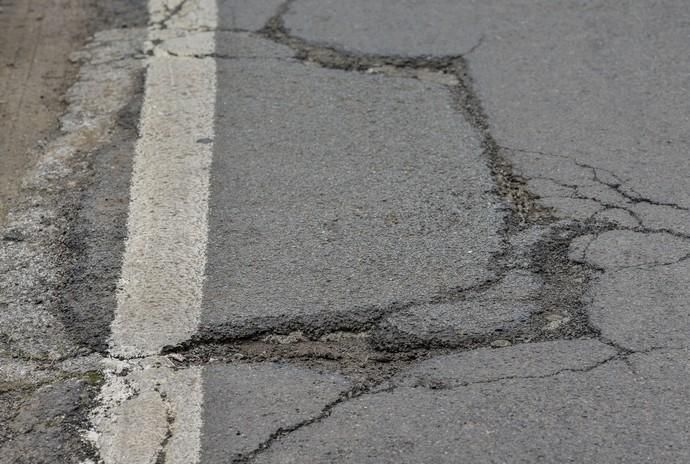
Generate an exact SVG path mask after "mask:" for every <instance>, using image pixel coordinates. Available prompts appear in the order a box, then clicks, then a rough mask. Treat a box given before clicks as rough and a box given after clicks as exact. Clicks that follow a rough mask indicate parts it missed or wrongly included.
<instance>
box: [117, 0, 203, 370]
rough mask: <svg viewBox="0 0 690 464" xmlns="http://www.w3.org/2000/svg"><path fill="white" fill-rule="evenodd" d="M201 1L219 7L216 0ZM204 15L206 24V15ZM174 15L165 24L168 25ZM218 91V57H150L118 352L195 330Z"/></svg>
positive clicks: (146, 349) (199, 43)
mask: <svg viewBox="0 0 690 464" xmlns="http://www.w3.org/2000/svg"><path fill="white" fill-rule="evenodd" d="M152 3H158V2H157V1H156V2H152ZM198 3H199V4H203V6H204V7H205V8H203V10H204V11H206V12H207V13H208V11H211V10H213V13H214V14H215V1H214V0H206V1H200V2H198ZM152 8H153V7H152ZM200 16H203V17H204V18H205V20H206V21H207V22H208V17H209V16H211V15H210V14H204V15H200ZM186 17H187V15H183V16H182V18H186ZM214 17H215V16H214ZM185 21H186V20H185ZM171 22H172V20H169V22H168V28H169V29H174V28H175V27H176V24H175V23H174V22H172V24H171ZM185 24H186V22H185ZM211 26H213V25H211ZM156 33H157V31H151V32H150V35H154V36H155V35H156ZM154 38H155V37H154ZM186 40H187V41H188V43H189V44H190V47H191V48H194V49H195V50H197V51H198V52H200V54H206V55H208V54H211V53H213V51H214V50H213V49H209V48H210V47H213V43H214V42H213V41H209V40H208V34H204V35H202V36H201V37H195V35H194V34H193V33H192V34H189V35H188V36H187V37H186ZM204 49H206V50H204ZM215 97H216V63H215V60H214V59H212V58H203V59H200V58H185V57H173V56H154V57H153V58H152V59H151V60H150V64H149V67H148V72H147V78H146V89H145V96H144V104H143V107H142V114H141V124H140V134H141V135H140V139H139V141H138V143H137V147H136V155H135V160H134V170H133V174H132V182H131V193H130V195H131V200H130V206H129V219H128V225H127V230H128V237H127V243H126V249H125V254H124V259H123V264H122V274H121V280H120V285H119V289H118V292H117V310H116V312H115V318H114V320H113V323H112V327H111V330H112V332H111V340H110V351H111V354H113V355H114V356H119V357H125V358H130V357H135V356H148V355H154V354H157V353H159V352H160V350H161V348H163V347H164V346H166V345H175V344H177V343H180V342H182V341H185V340H187V339H188V338H189V337H190V336H191V335H192V334H193V333H194V332H195V331H196V329H197V326H198V323H199V316H200V313H201V297H202V288H203V281H204V270H205V266H206V243H207V238H208V221H207V213H208V195H209V175H210V168H211V159H212V154H213V145H212V140H213V116H214V107H215Z"/></svg>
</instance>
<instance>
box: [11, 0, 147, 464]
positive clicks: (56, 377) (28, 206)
mask: <svg viewBox="0 0 690 464" xmlns="http://www.w3.org/2000/svg"><path fill="white" fill-rule="evenodd" d="M5 3H6V2H3V5H2V7H3V8H8V9H9V10H10V11H15V10H17V11H20V10H21V11H20V12H23V13H22V14H24V16H15V17H14V20H13V24H12V27H11V28H7V29H6V28H4V27H3V28H2V33H3V43H2V45H1V46H0V49H2V51H3V53H5V52H7V51H8V48H7V47H13V46H15V47H17V46H18V47H29V48H31V47H33V50H35V53H28V52H25V51H23V49H22V50H19V51H17V53H16V54H15V56H14V57H15V60H16V61H14V62H13V63H14V65H8V66H7V67H6V68H4V69H3V70H2V73H3V74H2V76H3V78H2V82H3V85H7V86H8V87H7V88H6V89H5V90H7V91H8V92H10V94H8V95H9V97H10V98H9V100H8V102H6V103H9V104H11V107H12V111H13V113H12V114H13V118H12V119H11V120H10V121H9V125H5V124H4V123H5V120H3V125H2V130H3V132H2V146H3V159H2V162H3V167H2V176H3V177H2V184H3V186H11V187H12V189H15V188H17V187H18V186H19V185H20V183H19V182H18V181H17V182H16V183H15V181H14V180H12V181H11V182H6V181H5V180H6V179H5V175H10V176H12V177H13V179H16V180H19V179H21V178H22V171H23V170H26V169H28V173H27V174H26V176H24V178H23V182H22V183H21V189H20V191H19V194H17V195H16V198H15V199H14V201H13V205H14V206H13V208H11V209H9V210H8V214H7V217H6V222H5V224H4V228H3V230H2V235H1V236H0V274H1V275H2V279H0V327H1V329H0V443H1V445H0V461H1V462H7V463H52V462H66V463H67V462H74V463H77V462H82V461H83V460H84V459H86V458H87V456H89V455H92V454H93V451H92V450H90V449H89V447H88V446H86V444H85V443H84V441H83V440H82V439H81V437H80V435H81V430H83V428H84V427H85V426H86V425H85V421H86V414H87V410H88V408H89V407H90V406H91V405H92V402H93V398H94V396H95V393H96V392H97V388H98V385H99V382H100V379H101V374H100V373H99V372H98V369H99V367H100V366H99V364H98V358H97V357H96V356H94V355H93V354H92V350H93V349H94V348H97V347H98V340H95V339H94V338H93V337H94V333H95V332H99V337H102V336H103V334H102V333H103V331H104V330H107V328H108V325H109V316H108V304H109V302H108V300H109V299H111V298H112V285H113V283H114V279H113V278H112V275H113V274H112V273H113V272H114V273H115V275H116V274H117V273H118V272H119V271H118V260H119V256H118V255H119V253H118V247H119V246H120V243H121V238H122V237H121V235H120V236H118V235H117V233H118V230H122V227H123V226H124V219H125V216H124V214H126V204H127V203H126V186H127V181H126V177H127V175H128V170H127V160H126V158H125V159H123V157H122V153H123V152H124V153H126V151H127V143H128V142H124V143H121V141H122V140H123V139H128V140H130V139H131V138H132V137H133V136H134V134H133V133H132V131H131V129H132V128H134V127H135V125H136V119H137V116H136V115H135V114H132V109H135V108H136V99H135V97H136V95H137V87H138V86H139V85H140V84H139V81H140V79H141V64H140V62H141V60H138V59H137V58H136V56H137V54H138V53H139V52H138V50H140V49H141V37H142V36H141V33H140V32H139V33H138V32H137V29H136V26H137V25H138V24H141V21H142V19H143V20H144V21H145V18H144V17H142V16H141V14H142V10H138V12H137V11H136V10H137V8H136V2H120V1H117V2H108V3H109V4H108V5H107V6H106V5H94V4H92V3H91V2H33V1H32V2H16V4H13V5H7V4H5ZM48 4H50V5H48ZM6 12H7V10H5V11H3V14H4V13H6ZM36 16H40V18H36ZM0 17H2V20H3V21H4V20H5V17H4V16H2V15H0ZM27 18H28V21H27ZM87 19H88V20H89V22H88V23H87V22H86V21H87ZM127 27H130V28H131V29H124V28H127ZM96 30H101V32H98V33H97V35H96V37H95V38H92V39H90V40H89V42H88V44H87V45H86V46H85V47H84V48H83V49H81V47H82V46H83V45H84V43H83V42H84V41H85V34H86V33H87V32H96ZM20 31H21V32H22V34H24V36H23V38H22V39H21V40H20V39H19V38H18V37H16V36H13V35H12V34H14V33H18V32H20ZM5 37H7V39H8V41H7V42H5V41H4V38H5ZM79 49H81V52H80V53H78V54H71V53H72V52H74V51H76V50H79ZM68 56H69V57H70V60H69V61H68V59H67V57H68ZM27 59H28V62H26V60H27ZM77 64H82V66H81V70H80V71H79V73H78V75H76V76H75V70H76V68H77ZM32 65H33V67H32ZM20 68H21V69H24V71H25V72H26V73H27V74H26V75H25V76H23V77H20V76H19V74H17V73H18V71H19V69H20ZM8 72H9V73H10V74H11V75H12V76H13V77H12V78H5V77H4V76H6V75H7V74H5V73H8ZM51 72H55V73H57V75H51V74H50V73H51ZM73 79H76V83H73V82H71V81H72V80H73ZM48 81H49V82H50V83H51V84H50V85H47V84H46V82H48ZM70 84H71V87H69V90H67V92H66V93H65V94H64V95H61V94H62V93H64V89H65V88H67V87H68V86H69V85H70ZM16 85H21V86H22V88H23V91H24V92H25V95H24V96H23V97H22V98H20V101H15V100H16V98H15V97H17V92H14V91H12V90H11V88H12V87H13V86H16ZM43 92H45V93H43ZM39 93H40V95H43V96H45V98H43V99H42V101H45V104H46V105H47V106H48V110H47V111H46V110H42V109H41V108H40V106H41V105H40V104H38V103H37V101H38V100H37V99H40V98H39ZM56 94H58V95H61V98H62V99H63V103H64V107H63V106H62V104H61V103H58V102H56V99H57V97H56ZM3 96H5V94H4V93H3ZM34 96H35V97H36V98H35V99H34ZM41 98H42V97H41ZM133 99H134V100H133ZM132 100H133V101H134V106H131V105H130V104H129V103H130V101H132ZM12 105H15V106H12ZM17 105H18V106H17ZM0 106H2V105H0ZM59 111H64V113H63V115H62V116H61V118H60V119H59V121H57V120H56V119H54V118H55V114H56V113H57V112H59ZM29 121H30V122H29ZM46 128H48V129H53V131H52V133H51V134H50V135H51V137H49V139H48V140H47V141H45V142H44V143H42V144H36V142H37V140H36V139H35V138H32V139H30V140H25V137H28V134H31V136H32V137H38V136H44V135H46V133H45V132H43V133H42V132H41V131H44V130H46ZM8 129H9V130H10V131H11V132H6V131H7V130H8ZM27 131H29V132H27ZM6 135H7V136H8V137H9V136H10V135H16V136H17V137H16V138H7V139H6V138H5V136H6ZM28 148H32V149H33V153H35V158H36V160H37V161H36V165H35V166H33V167H32V166H31V164H32V163H31V162H30V160H29V159H28V158H21V159H22V163H21V164H22V166H21V167H19V166H15V167H14V168H10V165H9V164H6V163H13V162H14V160H15V159H20V158H15V157H17V156H18V157H21V156H22V155H23V153H20V152H19V150H27V149H28ZM6 168H7V169H6ZM118 181H120V182H122V184H121V185H118ZM123 193H124V195H125V196H124V198H123ZM13 196H15V195H14V194H13ZM123 199H124V200H125V201H123ZM2 202H3V204H5V197H4V191H3V198H2ZM120 234H122V232H120ZM110 311H112V307H111V308H110Z"/></svg>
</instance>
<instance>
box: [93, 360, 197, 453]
mask: <svg viewBox="0 0 690 464" xmlns="http://www.w3.org/2000/svg"><path fill="white" fill-rule="evenodd" d="M125 370H126V371H127V372H128V373H127V374H126V375H123V372H125ZM201 372H202V369H201V367H191V368H188V369H182V370H176V369H173V368H172V367H171V366H170V365H169V362H168V361H167V360H166V359H165V358H160V357H150V358H146V359H144V360H137V361H132V362H126V361H114V362H113V361H111V362H110V364H109V366H108V367H107V368H106V370H105V375H106V382H105V384H104V386H103V388H102V390H101V395H100V398H99V399H100V407H99V408H98V409H97V410H96V412H95V414H94V415H93V417H92V418H91V419H92V423H93V425H94V429H93V430H92V431H90V432H89V436H88V437H87V438H89V439H90V440H91V441H92V442H93V443H94V444H95V445H96V447H97V448H98V450H99V454H100V458H101V460H102V461H103V463H105V464H155V463H157V462H161V459H164V461H163V462H165V463H166V464H197V463H199V462H200V444H201V407H202V400H203V391H202V376H201Z"/></svg>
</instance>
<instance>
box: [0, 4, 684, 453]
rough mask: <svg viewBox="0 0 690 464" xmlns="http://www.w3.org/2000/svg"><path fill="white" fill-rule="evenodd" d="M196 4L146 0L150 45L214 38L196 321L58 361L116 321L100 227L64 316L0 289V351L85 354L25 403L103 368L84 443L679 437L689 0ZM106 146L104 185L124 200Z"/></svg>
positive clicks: (605, 446)
mask: <svg viewBox="0 0 690 464" xmlns="http://www.w3.org/2000/svg"><path fill="white" fill-rule="evenodd" d="M198 3H199V2H195V1H193V0H188V1H181V2H173V1H170V2H162V4H163V6H164V7H163V8H162V9H161V10H160V11H158V12H157V14H156V15H154V18H152V21H151V24H150V26H151V27H154V28H156V29H157V30H160V31H163V32H161V34H160V37H161V38H160V40H156V41H153V42H152V43H151V44H149V45H150V47H149V48H148V52H149V54H150V55H152V56H165V57H172V58H171V59H174V58H175V57H179V58H181V59H185V60H194V59H206V60H208V59H215V60H216V61H217V81H218V83H217V85H218V92H217V102H216V134H215V138H214V139H213V140H209V139H203V138H202V139H199V143H213V144H214V160H213V167H212V170H211V195H210V201H209V203H210V213H209V218H210V220H209V225H210V227H209V237H208V239H209V247H208V248H209V253H208V255H209V256H208V266H207V281H206V284H205V288H204V295H203V300H204V302H203V308H202V317H201V319H202V320H201V325H200V327H199V328H198V331H197V333H196V334H195V335H194V336H193V337H191V338H190V339H189V340H188V341H185V342H183V343H180V344H175V345H174V346H168V347H165V348H164V349H162V350H161V351H162V353H161V354H162V356H158V355H156V356H150V357H146V358H144V359H133V358H130V359H126V358H125V359H122V360H119V361H117V362H115V364H114V367H113V366H111V365H106V368H103V367H102V365H101V364H96V363H97V362H98V361H99V357H98V356H92V357H86V356H83V357H80V358H78V363H77V367H76V368H73V367H71V366H73V365H74V362H77V361H73V360H72V358H71V357H72V356H74V355H75V354H78V353H83V354H87V353H88V352H90V351H89V350H96V351H98V352H101V353H103V352H104V350H105V348H104V346H105V340H106V339H107V330H106V329H107V326H108V323H109V321H110V319H111V318H112V304H113V302H112V300H108V298H109V296H111V294H109V292H108V291H107V290H105V288H106V287H104V285H106V284H107V283H110V284H112V282H113V281H114V279H115V276H114V274H116V273H117V262H116V261H115V263H116V264H115V267H112V266H110V265H109V264H108V263H110V262H111V261H108V259H112V255H111V254H107V255H106V259H102V255H100V254H99V253H98V249H99V248H98V246H96V248H94V249H93V251H90V252H89V254H88V258H87V259H90V260H92V261H93V262H94V263H99V265H100V266H105V268H106V269H105V270H106V272H101V271H99V276H102V277H101V278H99V277H98V276H92V279H93V281H89V280H86V281H82V280H79V279H80V278H79V277H72V280H70V282H72V283H74V282H87V285H90V286H93V287H95V288H96V289H97V291H96V292H91V291H84V288H81V289H79V290H76V291H75V295H77V301H76V303H75V304H70V305H68V306H64V305H63V306H56V307H59V308H72V309H70V310H68V311H66V312H65V313H62V314H63V318H60V317H56V316H55V315H53V314H52V313H51V312H50V311H44V312H38V311H37V310H32V311H31V312H28V311H26V310H22V311H20V310H19V309H16V308H15V307H14V306H12V304H14V303H12V304H10V303H9V300H8V303H5V304H7V308H8V310H7V311H5V312H4V313H3V314H8V315H10V316H11V315H12V314H36V315H37V316H36V320H33V321H30V322H31V324H33V326H32V327H38V328H40V330H43V332H42V333H43V334H45V335H44V336H43V337H41V338H40V339H38V341H40V343H38V342H36V341H35V340H32V339H27V338H22V337H15V338H9V335H6V336H5V339H7V340H10V341H11V343H9V342H8V343H7V346H8V348H7V350H8V352H9V353H13V354H15V353H24V352H30V353H35V354H33V356H35V357H38V356H39V355H40V356H43V357H44V359H56V360H58V361H59V362H61V363H62V364H60V365H61V366H62V367H61V368H60V372H63V371H64V372H73V371H70V369H76V372H79V374H78V375H80V376H81V377H80V378H81V379H84V380H83V381H82V383H81V384H79V385H81V387H77V384H73V383H70V382H71V380H68V381H67V383H65V384H64V385H62V384H59V385H51V386H50V388H49V389H47V390H46V391H44V390H38V391H36V394H35V399H34V400H32V402H31V403H26V404H27V406H25V408H24V409H26V410H28V411H31V410H32V408H33V409H34V410H35V409H36V408H37V406H34V405H37V404H41V403H40V402H41V401H44V398H51V395H53V394H56V393H55V392H56V391H62V390H53V388H63V389H70V391H71V392H74V391H87V392H88V391H89V389H88V388H87V387H86V384H88V382H87V380H89V379H91V381H92V382H95V383H99V382H100V381H101V378H100V375H101V373H102V371H103V370H105V376H106V378H107V382H105V384H104V386H103V389H102V390H101V396H100V398H101V404H100V405H99V408H98V409H97V410H96V412H97V413H96V414H94V416H92V422H93V424H92V425H93V430H92V431H91V435H89V438H90V439H91V440H92V441H93V443H95V444H96V445H97V446H99V452H100V457H101V458H102V459H104V461H105V462H122V459H123V456H129V457H131V458H132V459H131V460H130V461H129V462H146V463H159V462H171V463H175V462H195V461H198V462H244V463H246V462H281V463H283V462H305V461H306V462H324V463H326V462H328V463H331V462H396V463H397V462H415V463H416V462H448V463H452V462H458V460H462V461H468V462H568V461H572V462H650V461H651V462H679V463H680V462H687V461H688V460H690V447H688V445H687V437H688V434H689V433H690V421H689V420H688V414H687V411H688V410H689V409H690V404H689V403H688V398H689V397H690V395H689V393H690V390H689V388H688V384H689V381H690V371H689V370H688V368H689V366H690V362H689V356H688V349H689V348H690V347H689V346H688V340H689V338H688V333H690V317H689V316H688V314H689V311H690V308H689V307H688V303H687V302H688V301H689V300H690V294H689V293H688V278H687V276H688V275H690V272H689V271H690V268H689V267H688V266H689V265H688V263H689V262H690V260H688V257H689V256H690V247H689V246H688V245H689V244H690V231H689V229H688V225H687V223H688V218H690V216H689V214H690V199H689V197H688V194H687V192H690V185H689V183H688V177H689V174H690V173H689V172H688V163H687V160H686V156H685V153H686V152H687V151H688V148H690V147H688V144H687V140H686V137H685V135H684V132H683V131H684V130H685V128H686V127H687V122H688V111H687V108H686V107H685V106H684V98H683V95H684V93H685V91H684V89H686V88H687V85H686V84H687V83H686V82H685V80H687V71H688V69H687V66H688V61H687V57H686V56H685V55H686V48H687V46H686V43H687V37H688V35H689V33H690V30H689V29H688V24H690V22H688V15H690V10H689V9H688V8H687V6H686V5H684V3H683V2H680V1H664V2H643V1H639V2H637V1H635V2H628V3H626V5H617V4H611V3H610V2H603V1H602V2H599V1H595V2H589V3H587V4H586V5H582V4H570V3H560V2H559V3H554V2H546V1H545V2H532V1H524V2H523V1H519V2H514V1H511V2H509V1H499V0H492V1H486V2H455V1H445V0H428V1H425V2H412V1H409V2H407V1H406V2H403V3H402V4H401V2H394V1H388V0H377V1H373V2H372V1H365V0H352V1H349V2H342V1H336V0H333V1H328V0H327V1H320V0H319V1H316V0H289V1H288V2H286V3H279V2H275V1H268V0H267V1H259V2H251V3H248V2H236V1H229V0H226V1H220V2H218V21H217V25H216V26H214V27H213V28H210V27H209V25H208V23H205V22H204V18H203V17H199V18H197V17H196V16H195V15H194V12H195V7H197V6H198ZM176 18H180V22H179V23H178V24H183V25H184V26H183V27H177V28H173V27H169V26H170V25H171V24H172V23H173V22H174V20H175V19H176ZM195 18H196V19H195ZM195 21H196V22H195ZM191 35H194V37H195V39H198V40H199V41H200V42H203V41H204V40H206V41H210V40H215V47H214V50H215V51H214V52H213V53H204V54H199V53H197V52H196V51H195V50H194V49H193V47H190V46H189V44H190V43H192V41H189V40H186V38H187V37H189V36H191ZM120 42H121V38H120V39H119V40H115V41H113V43H116V44H120ZM195 43H196V42H195ZM97 49H100V47H97ZM104 50H108V48H107V47H105V49H104ZM120 53H123V52H120ZM86 63H87V64H85V65H84V68H83V72H88V70H89V69H91V68H90V66H98V63H99V61H98V60H97V59H91V60H86ZM107 63H108V60H104V61H103V62H102V64H107ZM127 63H130V62H129V61H128V60H124V61H123V64H122V65H123V66H129V64H127ZM132 66H133V69H132V70H130V72H131V75H130V74H128V75H129V76H130V78H131V79H132V80H131V81H127V82H131V83H132V84H131V85H132V88H131V89H130V90H129V92H126V93H127V94H128V95H133V94H135V90H134V88H135V87H136V85H135V82H137V81H136V79H135V78H134V77H133V76H136V74H137V73H136V72H135V71H134V69H138V68H137V66H136V65H135V64H132ZM136 100H137V99H136V98H135V99H134V103H131V102H130V103H129V104H127V103H126V99H123V101H122V102H120V104H119V105H115V106H116V107H118V108H119V109H118V111H120V114H122V111H125V114H128V115H132V114H135V113H136V108H137V105H136ZM129 117H131V116H128V118H129ZM126 119H127V118H126ZM122 130H124V129H122ZM119 134H122V138H121V139H120V140H118V141H117V143H116V147H113V150H114V151H106V152H105V153H104V154H102V155H101V156H99V159H103V160H108V159H109V158H108V156H114V155H113V154H117V153H119V150H125V151H126V150H127V149H128V148H127V147H129V146H131V145H129V144H131V140H130V138H131V137H132V134H129V133H127V132H126V130H124V132H119ZM108 153H110V155H109V154H108ZM103 168H104V166H101V167H100V168H97V169H96V172H101V171H100V170H101V169H103ZM126 169H127V168H126V161H124V166H123V167H122V171H121V172H120V173H119V174H117V175H114V176H113V179H112V180H111V182H113V183H112V184H110V183H107V182H104V183H102V184H99V187H98V188H100V189H103V188H105V189H106V190H107V189H108V188H112V191H113V192H114V193H116V194H117V195H118V198H120V201H126V199H127V196H126V193H124V192H126V188H125V187H123V186H122V183H118V179H120V176H125V177H126V174H125V173H124V171H126ZM79 172H80V171H75V172H70V173H69V174H67V175H66V177H69V176H78V173H79ZM86 192H87V193H86V194H85V197H86V198H92V195H93V196H94V197H95V198H98V192H99V190H98V189H96V188H95V187H94V186H91V187H90V189H88V190H87V191H86ZM101 192H102V191H101ZM115 213H116V214H115V216H117V214H122V210H121V209H116V210H115ZM115 216H113V217H115ZM84 217H86V218H87V219H88V218H91V220H93V218H95V217H96V216H89V215H86V216H84ZM117 217H119V216H117ZM82 221H85V219H82ZM86 223H88V221H87V222H86ZM69 224H76V225H77V226H78V225H79V224H80V222H79V221H76V222H73V223H72V222H71V223H69ZM81 224H84V222H82V223H81ZM114 224H120V225H119V226H113V225H111V226H106V228H105V229H108V228H109V227H114V229H112V230H116V231H118V230H122V229H118V228H117V227H121V220H116V221H115V222H114ZM12 230H14V229H12ZM16 230H18V232H16V233H15V232H11V233H10V234H14V235H9V237H23V235H21V234H22V232H21V231H22V229H21V228H17V229H16ZM76 230H79V229H76ZM109 230H110V229H109ZM108 240H112V237H107V238H106V237H101V238H99V239H97V240H96V241H95V242H94V243H95V244H96V245H101V246H105V247H109V249H114V250H117V252H116V254H117V253H119V252H120V250H121V248H118V247H119V246H121V242H120V241H119V240H117V239H114V240H113V242H112V243H111V242H109V241H108ZM7 241H8V242H11V243H12V244H13V245H14V246H18V245H17V243H19V244H22V243H24V242H23V239H22V240H16V238H10V239H9V240H7ZM85 243H89V242H85ZM42 246H47V245H42ZM89 246H93V245H89ZM8 249H9V248H8ZM470 251H471V252H472V253H469V252H470ZM76 262H77V263H79V262H81V261H79V260H77V261H76ZM89 268H91V267H89ZM30 275H31V274H30ZM79 275H82V274H79V273H76V274H75V276H79ZM51 276H52V274H51ZM51 278H52V277H51ZM16 280H17V281H21V279H16ZM55 282H57V280H48V281H47V285H52V286H55ZM60 282H62V281H60ZM88 282H90V283H88ZM51 288H52V287H51ZM68 288H74V287H68ZM98 289H101V290H100V291H99V290H98ZM68 291H69V290H68ZM8 294H9V293H8ZM27 294H29V293H28V291H27ZM59 294H63V295H64V294H65V293H59ZM85 295H86V296H85ZM94 295H95V296H94ZM99 295H100V296H101V297H102V298H103V299H102V300H99V299H98V298H100V297H99ZM91 298H95V299H96V300H95V301H94V304H93V306H90V305H89V301H90V299H91ZM25 300H26V298H24V300H17V301H25ZM12 301H14V300H12ZM30 303H31V304H34V305H35V304H37V303H36V302H35V301H33V302H31V301H30ZM25 304H29V303H26V302H25ZM109 305H111V306H109ZM51 307H52V306H51ZM91 307H93V308H97V309H95V310H94V311H95V312H94V311H87V310H86V309H88V308H91ZM13 311H14V312H13ZM64 314H69V315H70V316H69V319H68V320H67V323H65V320H64ZM10 316H8V318H9V317H10ZM3 317H4V316H3ZM48 317H52V319H50V320H49V321H48V322H45V321H46V320H48V319H47V318H48ZM9 320H10V322H11V321H12V320H11V319H9ZM80 321H81V322H80ZM25 323H26V322H22V324H25ZM80 323H81V324H82V327H81V328H80V329H79V330H76V331H74V332H72V333H70V330H71V329H70V328H71V327H79V325H78V324H80ZM61 324H64V327H65V328H64V329H63V328H62V327H63V326H62V325H61ZM19 326H20V325H18V324H17V323H15V325H11V324H10V325H8V327H19ZM17 331H18V329H15V332H14V333H16V332H17ZM55 340H58V341H59V343H55V342H54V341H55ZM20 350H23V351H20ZM16 356H20V354H16ZM21 356H25V355H23V354H22V355H21ZM79 363H84V365H87V363H91V364H88V365H90V366H98V367H97V368H98V369H99V370H98V372H94V373H93V375H85V374H84V370H85V368H84V367H79V366H82V364H79ZM37 364H38V365H39V366H43V364H41V363H40V362H37ZM23 365H24V364H23V360H22V362H18V363H17V364H16V366H17V370H18V371H19V370H20V369H21V366H23ZM94 369H96V367H94ZM39 371H40V369H36V370H35V371H32V372H36V373H34V374H32V375H33V376H35V377H32V380H31V382H32V383H31V385H32V387H31V388H33V389H35V385H37V383H38V381H37V380H35V379H37V378H39V377H38V376H39ZM41 372H42V371H41ZM51 372H54V371H51ZM15 375H22V374H21V373H19V374H15ZM26 377H27V376H26V375H24V377H22V379H25V378H26ZM50 378H53V377H50ZM79 388H81V389H82V390H79ZM18 391H20V390H18V389H16V388H13V389H9V392H8V398H10V397H18V396H21V394H22V393H18ZM32 391H33V390H32ZM13 395H14V396H13ZM77 396H79V395H76V394H74V393H72V396H70V397H71V398H73V400H72V401H70V402H69V404H67V405H66V406H65V404H64V403H61V404H62V406H65V408H64V409H65V410H66V411H68V412H66V413H65V417H67V418H68V419H69V418H71V417H72V415H71V414H72V412H73V411H77V412H78V413H79V414H81V413H82V410H81V409H79V408H77V409H70V407H71V406H70V405H73V404H75V402H76V401H77V400H76V398H77ZM79 398H82V397H81V396H79ZM86 401H87V402H88V394H87V400H86ZM3 404H5V403H3ZM62 406H60V407H62ZM38 409H40V407H38ZM9 415H10V414H8V417H9ZM12 417H13V418H14V417H15V416H12ZM23 417H24V416H21V415H18V416H16V418H15V419H14V421H13V422H12V423H11V425H10V426H9V427H6V428H5V429H3V430H7V432H4V433H7V434H8V435H10V436H11V437H13V440H15V441H14V442H13V443H22V442H21V440H19V441H17V440H18V439H16V438H14V437H16V436H17V435H18V434H19V431H21V430H26V426H25V425H24V423H25V422H26V421H25V419H24V418H23ZM118 421H119V423H120V424H123V423H124V424H125V425H126V426H125V427H122V426H118V425H117V424H118ZM65 422H66V423H68V424H71V423H73V422H71V419H69V420H66V421H65ZM74 422H76V423H79V419H78V418H77V419H75V420H74ZM8 423H9V422H8ZM51 424H52V422H51ZM36 430H39V432H36V433H44V432H43V431H42V430H41V429H38V428H37V429H36ZM61 430H62V429H61ZM12 446H20V448H19V449H22V448H21V447H22V446H23V445H21V444H20V445H12Z"/></svg>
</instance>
